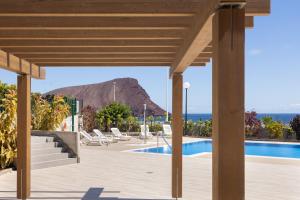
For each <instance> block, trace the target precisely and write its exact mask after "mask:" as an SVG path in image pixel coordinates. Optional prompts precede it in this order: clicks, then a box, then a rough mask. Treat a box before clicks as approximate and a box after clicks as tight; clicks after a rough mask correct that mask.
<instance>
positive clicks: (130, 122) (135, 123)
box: [125, 115, 141, 132]
mask: <svg viewBox="0 0 300 200" xmlns="http://www.w3.org/2000/svg"><path fill="white" fill-rule="evenodd" d="M125 124H126V127H127V130H126V131H128V132H139V131H140V130H141V128H140V124H139V120H138V118H137V117H134V116H132V115H130V116H129V117H128V118H127V119H126V120H125Z"/></svg>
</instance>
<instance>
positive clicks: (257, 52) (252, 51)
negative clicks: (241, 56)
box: [249, 49, 263, 56]
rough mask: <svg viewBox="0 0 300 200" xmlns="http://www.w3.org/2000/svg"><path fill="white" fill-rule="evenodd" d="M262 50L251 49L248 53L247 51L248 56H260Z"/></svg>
mask: <svg viewBox="0 0 300 200" xmlns="http://www.w3.org/2000/svg"><path fill="white" fill-rule="evenodd" d="M262 52H263V51H262V50H261V49H251V50H250V51H249V54H250V55H251V56H257V55H260V54H262Z"/></svg>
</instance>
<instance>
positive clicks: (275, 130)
mask: <svg viewBox="0 0 300 200" xmlns="http://www.w3.org/2000/svg"><path fill="white" fill-rule="evenodd" d="M262 121H263V123H264V126H265V129H266V130H267V131H268V132H269V134H270V138H282V137H283V133H284V130H285V128H286V126H285V125H284V124H283V123H281V122H279V121H273V119H272V117H264V118H262Z"/></svg>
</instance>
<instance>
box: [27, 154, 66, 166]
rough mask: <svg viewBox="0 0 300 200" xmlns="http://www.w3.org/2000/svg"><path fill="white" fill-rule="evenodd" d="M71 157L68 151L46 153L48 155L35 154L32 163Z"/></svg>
mask: <svg viewBox="0 0 300 200" xmlns="http://www.w3.org/2000/svg"><path fill="white" fill-rule="evenodd" d="M67 158H69V154H68V153H52V154H46V155H39V156H37V155H35V156H33V157H32V158H31V163H32V164H34V163H39V162H46V161H51V160H61V159H67Z"/></svg>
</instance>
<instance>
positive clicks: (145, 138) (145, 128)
mask: <svg viewBox="0 0 300 200" xmlns="http://www.w3.org/2000/svg"><path fill="white" fill-rule="evenodd" d="M146 110H147V104H144V134H145V135H144V143H145V144H146V142H147V127H146Z"/></svg>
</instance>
